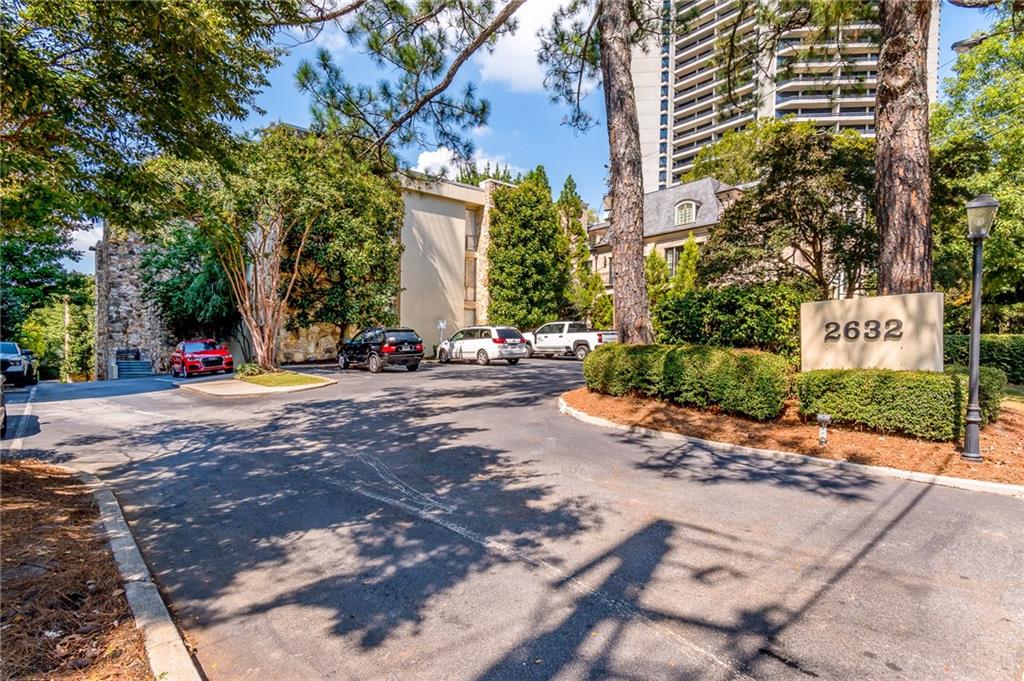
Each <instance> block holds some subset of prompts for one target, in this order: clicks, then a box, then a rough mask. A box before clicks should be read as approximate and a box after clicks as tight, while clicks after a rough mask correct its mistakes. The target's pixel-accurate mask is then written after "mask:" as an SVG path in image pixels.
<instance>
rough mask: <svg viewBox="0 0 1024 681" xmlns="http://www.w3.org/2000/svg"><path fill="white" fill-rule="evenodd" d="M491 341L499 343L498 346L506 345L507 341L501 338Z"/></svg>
mask: <svg viewBox="0 0 1024 681" xmlns="http://www.w3.org/2000/svg"><path fill="white" fill-rule="evenodd" d="M491 340H492V341H494V342H495V343H497V344H498V345H503V344H504V343H505V339H504V338H501V337H500V336H499V337H497V338H492V339H491Z"/></svg>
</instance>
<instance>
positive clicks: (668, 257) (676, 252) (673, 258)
mask: <svg viewBox="0 0 1024 681" xmlns="http://www.w3.org/2000/svg"><path fill="white" fill-rule="evenodd" d="M682 253H683V247H682V246H673V247H672V248H666V249H665V261H666V262H667V263H668V272H669V275H670V276H673V277H674V276H676V269H678V267H679V257H680V256H681V255H682Z"/></svg>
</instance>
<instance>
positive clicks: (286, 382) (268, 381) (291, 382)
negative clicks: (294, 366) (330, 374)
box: [238, 371, 328, 388]
mask: <svg viewBox="0 0 1024 681" xmlns="http://www.w3.org/2000/svg"><path fill="white" fill-rule="evenodd" d="M238 380H239V381H245V382H246V383H252V384H253V385H262V386H263V387H265V388H290V387H292V386H296V385H319V384H320V383H327V382H328V381H327V379H325V378H320V377H319V376H310V375H309V374H300V373H298V372H297V371H275V372H274V373H272V374H260V375H258V376H238Z"/></svg>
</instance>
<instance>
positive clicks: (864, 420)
mask: <svg viewBox="0 0 1024 681" xmlns="http://www.w3.org/2000/svg"><path fill="white" fill-rule="evenodd" d="M796 386H797V395H798V396H799V398H800V411H801V413H803V414H804V415H813V414H819V413H825V414H829V415H831V416H832V421H833V422H834V423H853V424H859V425H864V426H868V427H869V428H872V429H874V430H879V431H882V432H887V433H904V434H907V435H915V436H917V437H921V438H925V439H928V440H956V439H959V438H960V437H961V436H962V435H963V420H964V415H965V412H966V408H967V370H966V368H965V367H962V366H951V367H947V369H946V371H945V373H937V372H933V371H891V370H888V369H823V370H820V371H808V372H804V373H801V374H799V375H798V376H797V379H796ZM1005 389H1006V374H1005V373H1003V372H1002V371H1001V370H999V369H993V368H990V367H983V368H982V371H981V383H980V388H979V402H980V407H981V416H982V423H983V424H985V423H988V422H989V421H990V420H994V419H996V418H998V416H999V404H1000V402H1001V401H1002V398H1003V394H1004V392H1005Z"/></svg>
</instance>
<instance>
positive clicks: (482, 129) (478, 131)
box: [471, 125, 491, 137]
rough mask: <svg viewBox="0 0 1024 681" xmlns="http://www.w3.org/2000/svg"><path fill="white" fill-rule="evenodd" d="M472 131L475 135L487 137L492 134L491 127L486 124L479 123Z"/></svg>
mask: <svg viewBox="0 0 1024 681" xmlns="http://www.w3.org/2000/svg"><path fill="white" fill-rule="evenodd" d="M471 132H472V134H473V137H487V136H488V135H490V134H491V129H490V127H488V126H486V125H478V126H476V127H475V128H473V130H472V131H471Z"/></svg>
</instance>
